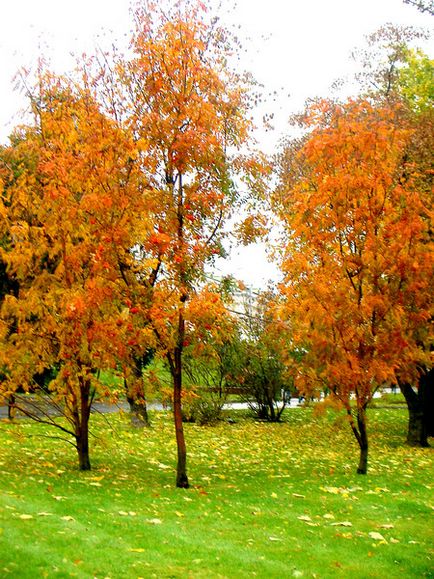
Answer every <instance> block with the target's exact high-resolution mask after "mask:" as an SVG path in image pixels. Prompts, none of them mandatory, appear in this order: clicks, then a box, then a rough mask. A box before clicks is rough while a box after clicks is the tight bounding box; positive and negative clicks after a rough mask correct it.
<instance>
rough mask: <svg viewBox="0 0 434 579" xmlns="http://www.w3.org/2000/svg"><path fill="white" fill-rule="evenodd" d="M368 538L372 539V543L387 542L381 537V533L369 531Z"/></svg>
mask: <svg viewBox="0 0 434 579" xmlns="http://www.w3.org/2000/svg"><path fill="white" fill-rule="evenodd" d="M369 536H370V537H371V539H374V541H384V542H385V543H386V542H387V541H386V539H385V538H384V537H383V535H382V534H381V533H377V531H371V532H370V533H369Z"/></svg>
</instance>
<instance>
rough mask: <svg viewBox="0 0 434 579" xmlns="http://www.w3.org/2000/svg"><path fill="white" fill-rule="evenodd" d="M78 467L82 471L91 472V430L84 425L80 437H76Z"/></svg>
mask: <svg viewBox="0 0 434 579" xmlns="http://www.w3.org/2000/svg"><path fill="white" fill-rule="evenodd" d="M76 444H77V453H78V465H79V469H80V470H90V469H91V466H90V458H89V430H88V428H87V425H84V424H82V427H81V432H80V435H79V436H77V437H76Z"/></svg>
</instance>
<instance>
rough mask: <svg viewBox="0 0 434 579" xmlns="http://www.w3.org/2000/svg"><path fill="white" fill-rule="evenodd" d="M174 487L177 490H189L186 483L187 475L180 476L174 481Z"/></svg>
mask: <svg viewBox="0 0 434 579" xmlns="http://www.w3.org/2000/svg"><path fill="white" fill-rule="evenodd" d="M176 486H177V488H178V489H188V488H190V483H189V482H188V478H187V475H182V476H180V477H178V478H177V479H176Z"/></svg>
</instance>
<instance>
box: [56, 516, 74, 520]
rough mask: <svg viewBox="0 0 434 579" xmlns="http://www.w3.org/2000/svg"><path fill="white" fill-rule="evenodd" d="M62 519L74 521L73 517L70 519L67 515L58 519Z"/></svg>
mask: <svg viewBox="0 0 434 579" xmlns="http://www.w3.org/2000/svg"><path fill="white" fill-rule="evenodd" d="M60 518H61V519H62V521H75V519H74V517H71V516H69V515H65V516H64V517H60Z"/></svg>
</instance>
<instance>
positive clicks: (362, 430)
mask: <svg viewBox="0 0 434 579" xmlns="http://www.w3.org/2000/svg"><path fill="white" fill-rule="evenodd" d="M357 426H358V429H359V435H360V439H359V441H358V442H359V446H360V461H359V467H358V469H357V474H366V473H367V472H368V433H367V430H366V410H365V409H364V408H361V409H359V410H358V412H357Z"/></svg>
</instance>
